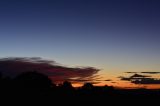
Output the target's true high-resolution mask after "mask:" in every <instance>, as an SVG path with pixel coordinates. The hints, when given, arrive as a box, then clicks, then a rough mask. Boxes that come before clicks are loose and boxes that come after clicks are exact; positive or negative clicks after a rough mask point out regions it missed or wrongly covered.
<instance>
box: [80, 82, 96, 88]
mask: <svg viewBox="0 0 160 106" xmlns="http://www.w3.org/2000/svg"><path fill="white" fill-rule="evenodd" d="M93 88H94V86H93V85H92V84H91V83H85V84H84V85H83V86H82V89H85V90H92V89H93Z"/></svg>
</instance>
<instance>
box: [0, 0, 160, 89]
mask: <svg viewBox="0 0 160 106" xmlns="http://www.w3.org/2000/svg"><path fill="white" fill-rule="evenodd" d="M159 5H160V1H159V0H1V1H0V57H1V58H6V57H41V58H44V59H49V60H54V61H56V62H57V63H60V64H62V65H65V66H67V67H78V66H91V67H96V68H98V69H100V70H101V71H99V72H98V74H99V75H100V76H101V77H102V78H101V79H103V80H105V79H114V80H113V81H114V82H112V83H109V82H103V84H113V85H116V84H115V81H117V80H118V79H117V77H118V76H121V75H123V74H124V72H159V71H160V46H159V45H160V35H159V34H160V30H159V29H160V14H159V11H160V7H159ZM157 76H158V78H159V75H157ZM117 82H118V81H117ZM122 83H124V82H122ZM122 83H121V84H122ZM121 84H120V85H121ZM124 85H125V86H126V83H125V84H124ZM116 86H118V84H117V85H116ZM127 86H128V87H130V85H127ZM138 86H139V85H138Z"/></svg>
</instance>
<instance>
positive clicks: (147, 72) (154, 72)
mask: <svg viewBox="0 0 160 106" xmlns="http://www.w3.org/2000/svg"><path fill="white" fill-rule="evenodd" d="M141 73H144V74H160V72H141Z"/></svg>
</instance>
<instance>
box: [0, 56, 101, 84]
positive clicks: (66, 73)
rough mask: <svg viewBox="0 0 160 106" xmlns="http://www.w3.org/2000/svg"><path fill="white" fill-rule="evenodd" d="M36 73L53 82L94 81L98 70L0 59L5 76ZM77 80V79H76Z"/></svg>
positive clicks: (28, 60)
mask: <svg viewBox="0 0 160 106" xmlns="http://www.w3.org/2000/svg"><path fill="white" fill-rule="evenodd" d="M27 71H37V72H40V73H43V74H45V75H47V76H49V77H50V78H51V79H52V80H53V81H54V82H62V81H65V80H69V79H72V81H74V80H73V79H74V78H75V81H79V82H82V81H90V82H92V81H94V80H95V79H96V74H97V72H98V71H99V69H96V68H94V67H82V68H79V67H75V68H71V67H66V66H62V65H59V64H58V63H56V62H55V61H50V60H44V59H41V58H39V57H38V58H37V57H32V58H26V57H23V58H19V57H18V58H2V59H0V72H1V73H2V74H3V75H5V76H10V77H15V76H17V75H18V74H20V73H22V72H27ZM76 78H78V79H76Z"/></svg>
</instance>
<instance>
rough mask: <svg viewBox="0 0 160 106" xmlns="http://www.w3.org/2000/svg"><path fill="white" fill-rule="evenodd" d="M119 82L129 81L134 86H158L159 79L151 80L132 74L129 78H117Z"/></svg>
mask: <svg viewBox="0 0 160 106" xmlns="http://www.w3.org/2000/svg"><path fill="white" fill-rule="evenodd" d="M119 78H120V79H121V80H125V81H130V82H131V83H134V84H160V79H156V78H151V76H146V75H140V74H134V75H132V76H130V77H119Z"/></svg>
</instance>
